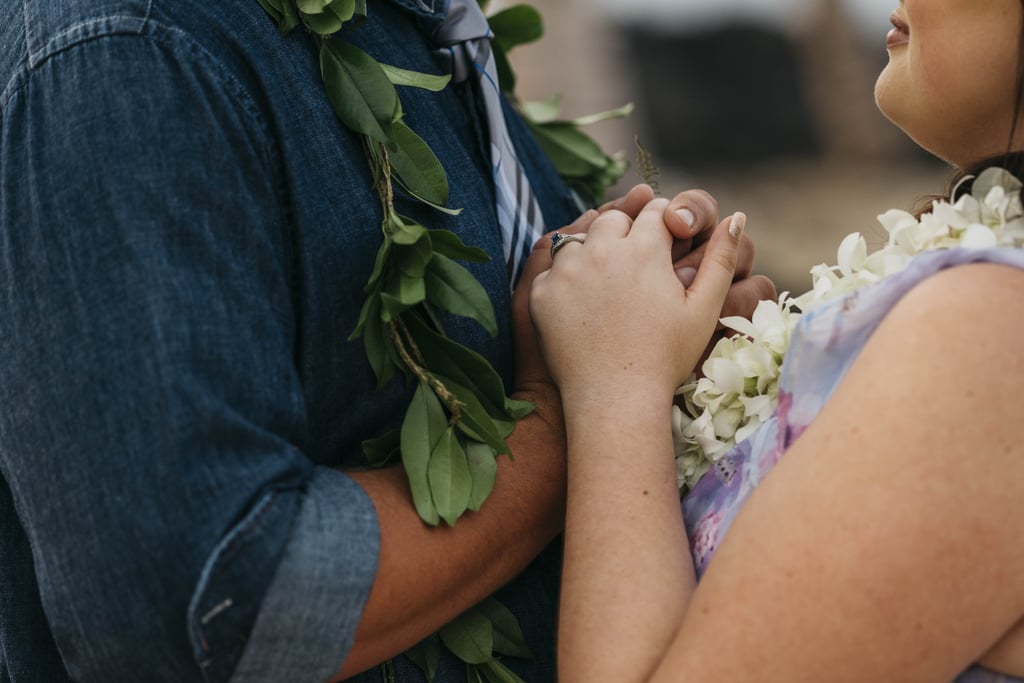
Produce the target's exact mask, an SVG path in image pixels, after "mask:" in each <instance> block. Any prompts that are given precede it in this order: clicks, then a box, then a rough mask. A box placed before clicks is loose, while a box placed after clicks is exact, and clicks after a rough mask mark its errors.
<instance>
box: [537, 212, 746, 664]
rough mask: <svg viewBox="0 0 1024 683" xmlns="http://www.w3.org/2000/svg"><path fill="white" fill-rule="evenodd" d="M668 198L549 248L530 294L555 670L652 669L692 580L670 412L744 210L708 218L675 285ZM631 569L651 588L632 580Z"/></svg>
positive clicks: (729, 272)
mask: <svg viewBox="0 0 1024 683" xmlns="http://www.w3.org/2000/svg"><path fill="white" fill-rule="evenodd" d="M668 204H669V202H668V201H667V200H656V201H654V202H651V203H650V204H648V206H647V207H646V208H645V209H644V210H643V211H642V212H641V213H640V215H639V216H638V217H637V219H636V221H631V220H629V218H628V217H627V216H625V215H624V214H621V213H616V212H610V213H608V214H604V215H602V216H601V217H600V218H598V219H596V220H595V221H594V223H593V224H592V225H591V227H590V231H589V233H588V235H587V238H586V240H587V241H586V243H585V244H583V245H577V244H570V245H567V246H566V247H563V248H562V250H561V251H559V253H558V256H557V257H556V258H555V260H554V264H553V265H552V268H551V270H550V271H548V272H547V273H544V274H542V275H540V276H539V277H538V278H537V280H536V282H535V284H534V287H533V291H532V295H531V302H530V303H531V311H532V312H533V314H534V317H535V319H536V320H537V323H538V327H539V329H540V336H541V345H542V347H543V349H544V352H545V357H546V359H547V361H548V366H549V369H550V371H551V373H552V376H553V377H554V379H555V380H556V382H557V383H558V385H559V388H560V390H561V393H562V399H563V406H564V407H565V418H566V433H567V439H568V444H569V453H570V454H571V457H572V458H573V461H572V462H571V463H570V470H569V471H570V475H569V490H570V495H571V496H572V501H573V502H572V504H571V507H570V510H569V513H568V518H567V521H566V546H565V572H566V573H565V579H564V580H563V595H562V610H561V615H560V619H559V622H560V625H559V640H560V651H561V652H562V658H563V664H562V665H560V667H559V668H560V671H559V673H560V680H576V679H577V678H578V680H588V681H601V680H608V681H620V680H628V674H629V673H634V674H635V673H637V672H639V673H644V672H649V671H650V670H652V669H653V667H654V665H655V664H656V663H657V661H658V658H659V656H660V653H661V652H662V651H663V650H664V648H665V647H666V646H667V644H668V642H669V638H670V637H671V635H672V633H673V632H674V631H675V628H676V626H677V624H678V622H679V619H680V618H681V616H682V613H683V608H684V606H685V601H686V597H687V596H688V595H689V593H690V591H691V589H692V583H693V578H692V569H691V568H690V567H691V563H690V559H689V555H688V553H687V551H686V538H685V534H684V533H683V529H682V523H681V517H680V511H679V500H678V491H677V489H676V484H675V466H674V463H673V458H672V441H671V434H670V431H669V425H670V411H671V405H672V397H673V393H674V390H675V388H676V387H677V386H678V385H679V384H680V383H681V382H682V381H683V379H684V378H685V377H686V375H687V374H688V373H689V372H690V369H691V368H692V367H693V366H694V364H695V363H696V361H697V358H698V357H699V356H700V354H701V353H702V351H703V349H704V346H705V344H706V343H707V341H708V338H709V337H710V335H711V333H712V331H713V329H714V327H715V324H716V321H717V318H718V315H719V312H720V310H721V307H722V302H723V300H724V298H725V295H726V292H727V290H728V289H729V285H730V283H731V281H732V277H733V273H734V271H735V266H736V255H737V250H738V245H739V243H740V236H741V233H742V227H743V222H744V220H745V218H744V217H743V216H742V215H741V214H737V215H736V216H734V217H733V218H732V219H731V220H730V221H727V222H725V223H723V224H722V225H720V226H719V228H718V230H716V231H715V233H714V235H713V236H712V238H711V240H710V242H709V243H708V246H707V250H706V252H705V257H704V260H703V263H702V265H701V267H700V270H699V272H698V274H697V278H696V280H695V281H694V282H693V284H692V286H690V287H689V288H684V287H683V285H682V284H681V283H680V281H679V279H678V278H677V277H676V274H675V272H674V270H673V267H672V256H671V254H670V249H669V247H670V246H671V241H672V237H671V234H670V233H669V232H668V231H667V230H666V228H665V225H664V222H663V213H664V211H665V209H666V207H667V206H668ZM730 228H731V230H730ZM652 339H658V340H663V341H661V342H659V343H652V342H651V341H650V340H652ZM669 340H671V341H669ZM652 454H657V456H658V457H651V455H652ZM637 580H640V581H642V582H643V583H644V584H645V587H649V588H652V589H653V588H654V587H655V584H656V585H657V588H658V590H643V591H634V588H633V582H634V581H637Z"/></svg>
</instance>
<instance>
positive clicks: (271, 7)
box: [258, 0, 300, 35]
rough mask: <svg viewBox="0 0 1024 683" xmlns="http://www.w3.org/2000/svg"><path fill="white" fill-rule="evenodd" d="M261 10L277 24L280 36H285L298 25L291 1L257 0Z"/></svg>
mask: <svg viewBox="0 0 1024 683" xmlns="http://www.w3.org/2000/svg"><path fill="white" fill-rule="evenodd" d="M258 2H259V3H260V5H261V6H262V7H263V9H264V10H265V11H266V12H267V14H269V15H270V16H271V18H273V19H274V21H276V22H277V28H278V30H279V31H280V32H281V34H282V35H287V34H288V33H290V32H291V30H292V29H293V28H295V27H296V26H298V25H299V23H300V22H299V15H298V13H297V12H296V11H295V6H294V5H293V4H292V3H291V0H258Z"/></svg>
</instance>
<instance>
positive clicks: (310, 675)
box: [230, 467, 380, 683]
mask: <svg viewBox="0 0 1024 683" xmlns="http://www.w3.org/2000/svg"><path fill="white" fill-rule="evenodd" d="M379 551H380V530H379V526H378V523H377V515H376V511H375V509H374V507H373V502H372V501H371V500H370V498H369V496H367V495H366V492H365V491H363V489H362V487H360V486H359V485H358V484H356V483H355V482H354V481H353V480H352V479H350V478H349V477H347V476H345V475H344V474H342V473H341V472H339V471H337V470H333V469H329V468H323V467H319V468H317V469H316V470H315V473H314V475H313V477H312V479H311V480H310V481H309V483H308V484H307V485H306V490H305V495H304V496H303V499H302V505H301V508H300V510H299V513H298V515H297V517H296V519H295V523H294V526H293V527H292V534H291V538H290V539H289V541H288V545H287V546H286V548H285V552H284V556H283V557H282V559H281V562H280V564H279V565H278V568H277V572H276V573H275V575H274V578H273V581H272V582H271V584H270V587H269V588H268V590H267V593H266V595H265V597H264V598H263V602H262V605H261V607H260V611H259V614H258V616H257V618H256V624H255V626H254V627H253V630H252V633H251V634H250V636H249V640H248V642H247V644H246V646H245V650H244V651H243V653H242V657H241V659H240V660H239V662H238V666H237V667H236V668H235V671H234V674H233V675H232V676H231V679H230V681H231V683H263V682H264V681H266V682H267V683H280V681H293V682H294V683H299V682H301V681H310V682H311V683H322V682H323V681H326V680H328V679H330V678H331V677H332V676H334V675H335V674H337V673H338V671H339V670H340V669H341V665H342V663H343V662H344V661H345V657H346V656H347V655H348V651H349V649H350V648H351V647H352V642H353V641H354V639H355V632H356V627H357V626H358V624H359V619H360V617H361V616H362V613H363V608H364V607H365V605H366V600H367V598H368V597H369V594H370V588H371V587H372V586H373V579H374V577H375V576H376V574H377V560H378V555H379Z"/></svg>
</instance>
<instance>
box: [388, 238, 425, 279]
mask: <svg viewBox="0 0 1024 683" xmlns="http://www.w3.org/2000/svg"><path fill="white" fill-rule="evenodd" d="M433 257H434V251H433V249H431V241H430V240H429V239H425V240H419V241H417V242H414V243H413V244H403V245H402V246H400V247H398V248H397V249H395V261H396V262H397V264H398V269H399V270H400V271H401V272H402V274H403V275H405V276H408V277H414V278H422V277H423V276H424V275H425V274H426V272H427V264H428V263H430V259H431V258H433Z"/></svg>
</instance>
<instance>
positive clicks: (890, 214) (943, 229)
mask: <svg viewBox="0 0 1024 683" xmlns="http://www.w3.org/2000/svg"><path fill="white" fill-rule="evenodd" d="M1021 187H1022V185H1021V182H1020V181H1019V180H1018V179H1017V178H1015V177H1014V176H1012V175H1011V174H1010V173H1008V172H1006V171H1005V170H1003V169H1000V168H989V169H987V170H985V171H983V172H982V173H981V174H980V175H978V177H977V178H975V179H974V182H973V184H972V186H971V192H970V194H964V195H963V196H961V197H960V198H959V199H954V198H950V200H949V201H946V200H942V199H939V200H935V201H934V202H932V205H931V211H929V212H926V213H922V214H921V215H920V217H919V218H918V217H915V216H914V215H912V214H910V213H907V212H906V211H900V210H895V209H894V210H890V211H887V212H886V213H884V214H882V215H880V216H879V217H878V221H879V223H881V224H882V227H884V228H885V230H886V232H887V233H888V236H889V237H888V240H887V242H886V244H885V246H883V247H882V248H880V249H878V250H876V251H873V252H870V253H869V252H868V249H867V242H866V241H865V239H864V237H863V236H862V235H861V234H860V233H853V234H850V235H848V236H847V237H846V238H845V239H843V241H842V242H841V243H840V245H839V250H838V254H837V261H838V263H837V264H836V265H832V266H829V265H825V264H820V265H817V266H815V267H814V268H812V269H811V277H812V282H813V286H812V288H811V290H810V291H808V292H806V293H804V294H801V295H800V296H796V297H791V296H789V293H788V292H787V293H783V294H782V295H781V296H780V297H779V300H778V301H761V302H760V303H759V304H758V305H757V307H756V309H755V310H754V314H753V316H752V317H751V319H749V320H748V319H746V318H741V317H729V318H723V319H722V323H723V324H724V325H725V326H726V327H728V328H730V329H732V330H735V331H736V333H737V334H735V335H733V336H731V337H728V338H725V339H722V340H721V341H719V342H718V344H716V345H715V348H714V349H713V350H712V352H711V354H710V356H709V357H708V359H707V360H706V361H705V362H704V363H703V365H702V366H701V373H700V376H699V377H698V375H697V374H696V373H695V374H693V375H691V376H690V378H689V379H688V380H687V381H686V382H685V383H684V384H683V386H682V387H680V389H679V392H678V393H679V394H681V397H682V405H681V406H677V407H676V408H675V409H674V410H673V425H672V428H673V429H672V431H673V436H674V441H675V447H676V472H677V476H678V480H679V489H680V493H681V494H683V495H685V493H686V492H687V491H688V490H690V489H692V488H693V487H694V486H695V485H696V484H697V482H698V481H699V480H700V478H701V477H702V476H704V474H705V473H707V472H708V471H709V470H711V469H712V468H716V467H728V461H727V460H725V459H724V458H725V456H726V455H727V454H728V452H729V451H730V450H732V448H733V447H734V446H735V445H736V444H737V443H740V442H741V441H743V440H744V439H746V438H747V437H748V436H750V434H752V433H753V432H754V430H755V429H757V428H758V426H760V425H761V424H762V423H763V422H765V421H766V420H767V419H768V418H769V417H770V416H771V414H772V412H773V411H774V410H775V406H776V404H777V402H778V394H779V377H780V375H781V372H782V366H783V363H784V362H785V355H786V350H787V348H788V347H789V340H790V335H791V333H792V331H793V328H794V327H795V326H796V324H797V322H798V321H799V319H800V317H801V315H802V314H804V313H807V312H809V311H812V310H814V309H815V308H816V307H818V306H820V305H822V304H823V303H825V302H828V301H832V300H834V299H837V298H839V297H842V296H844V295H846V294H849V293H851V292H853V291H855V290H857V289H859V288H861V287H867V286H870V285H872V284H874V283H876V282H879V281H880V280H882V279H883V278H885V277H887V276H889V275H892V274H894V273H897V272H899V271H901V270H903V269H904V268H905V267H906V266H907V264H908V263H909V262H910V260H911V259H912V258H914V256H916V255H918V254H920V253H922V252H925V251H929V250H936V249H950V248H953V247H962V248H968V249H985V248H993V247H1011V248H1020V247H1024V211H1022V207H1021V199H1020V191H1021ZM953 194H954V197H955V195H956V192H955V191H954V193H953Z"/></svg>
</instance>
